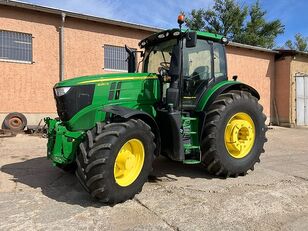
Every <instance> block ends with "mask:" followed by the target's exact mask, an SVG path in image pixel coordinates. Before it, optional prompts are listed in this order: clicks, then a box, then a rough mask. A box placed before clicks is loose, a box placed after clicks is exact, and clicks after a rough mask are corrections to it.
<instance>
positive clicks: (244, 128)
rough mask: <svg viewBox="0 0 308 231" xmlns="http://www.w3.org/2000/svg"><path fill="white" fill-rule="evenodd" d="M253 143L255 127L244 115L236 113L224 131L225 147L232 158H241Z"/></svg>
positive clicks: (246, 115) (249, 118)
mask: <svg viewBox="0 0 308 231" xmlns="http://www.w3.org/2000/svg"><path fill="white" fill-rule="evenodd" d="M254 141H255V126H254V123H253V121H252V119H251V117H250V116H249V115H248V114H246V113H242V112H240V113H236V114H235V115H234V116H232V117H231V119H230V120H229V121H228V123H227V126H226V129H225V146H226V148H227V151H228V152H229V154H230V155H231V156H232V157H235V158H243V157H245V156H247V155H248V154H249V152H250V150H251V149H252V147H253V145H254Z"/></svg>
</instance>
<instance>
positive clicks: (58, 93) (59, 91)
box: [55, 87, 71, 97]
mask: <svg viewBox="0 0 308 231" xmlns="http://www.w3.org/2000/svg"><path fill="white" fill-rule="evenodd" d="M70 89H71V87H59V88H56V89H55V93H56V96H58V97H60V96H62V95H65V94H66V93H67V92H68V91H69V90H70Z"/></svg>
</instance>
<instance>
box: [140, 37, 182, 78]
mask: <svg viewBox="0 0 308 231" xmlns="http://www.w3.org/2000/svg"><path fill="white" fill-rule="evenodd" d="M176 43H177V40H176V39H171V40H167V41H163V42H160V43H157V44H155V45H153V46H150V47H147V48H146V50H145V56H144V57H145V59H144V66H143V71H144V72H148V73H159V70H158V68H159V67H161V66H168V65H170V59H171V54H172V48H173V47H174V45H176Z"/></svg>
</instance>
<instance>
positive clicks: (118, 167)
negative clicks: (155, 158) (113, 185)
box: [114, 139, 144, 187]
mask: <svg viewBox="0 0 308 231" xmlns="http://www.w3.org/2000/svg"><path fill="white" fill-rule="evenodd" d="M143 163H144V147H143V144H142V142H141V141H140V140H138V139H131V140H129V141H127V142H126V143H125V144H124V145H123V146H122V148H121V149H120V151H119V153H118V155H117V158H116V160H115V164H114V178H115V181H116V182H117V184H118V185H120V186H122V187H125V186H128V185H130V184H132V183H133V182H134V181H135V180H136V179H137V177H138V176H139V174H140V172H141V169H142V167H143Z"/></svg>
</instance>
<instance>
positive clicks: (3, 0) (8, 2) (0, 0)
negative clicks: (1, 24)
mask: <svg viewBox="0 0 308 231" xmlns="http://www.w3.org/2000/svg"><path fill="white" fill-rule="evenodd" d="M0 5H5V6H14V7H18V8H22V9H28V10H35V11H40V12H44V13H50V14H57V15H62V13H64V14H65V15H66V16H67V17H72V18H78V19H84V20H89V21H96V22H101V23H106V24H111V25H115V26H122V27H129V28H133V29H138V30H145V31H150V32H159V31H161V30H163V29H161V28H156V27H151V26H146V25H142V24H137V23H131V22H125V21H120V20H113V19H109V18H101V17H97V16H93V15H88V14H82V13H76V12H72V11H67V10H62V9H58V8H53V7H46V6H42V5H36V4H32V3H26V2H22V1H12V0H0Z"/></svg>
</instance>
